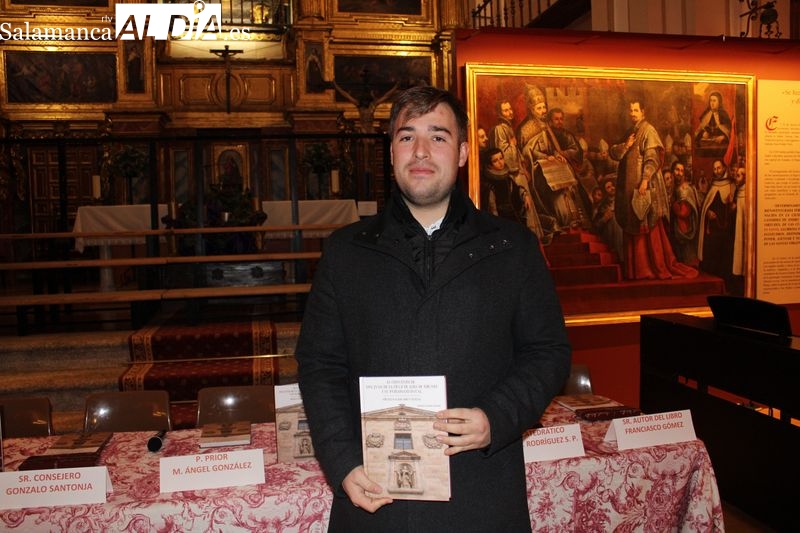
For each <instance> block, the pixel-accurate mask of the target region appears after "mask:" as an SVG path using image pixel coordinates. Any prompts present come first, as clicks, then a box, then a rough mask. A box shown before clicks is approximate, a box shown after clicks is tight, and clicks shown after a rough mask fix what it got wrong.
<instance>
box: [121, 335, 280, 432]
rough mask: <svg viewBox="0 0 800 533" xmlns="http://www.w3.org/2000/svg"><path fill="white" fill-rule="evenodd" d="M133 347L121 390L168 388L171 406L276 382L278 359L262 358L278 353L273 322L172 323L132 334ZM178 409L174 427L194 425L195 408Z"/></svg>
mask: <svg viewBox="0 0 800 533" xmlns="http://www.w3.org/2000/svg"><path fill="white" fill-rule="evenodd" d="M129 343H130V350H131V363H130V365H129V367H128V369H127V370H126V371H125V372H124V373H123V374H122V375H121V376H120V378H119V385H120V390H153V389H158V390H166V391H167V392H169V395H170V401H172V402H194V401H195V400H196V399H197V391H199V390H200V389H202V388H204V387H216V386H223V385H271V384H275V383H276V381H277V379H276V378H277V374H278V362H277V359H275V358H273V357H259V356H264V355H268V354H275V353H276V333H275V328H274V325H273V323H272V322H271V321H269V320H260V319H251V320H242V321H237V322H221V321H214V322H209V323H203V324H198V325H187V324H185V323H182V322H181V321H180V320H178V321H174V322H173V321H167V322H165V323H161V324H157V325H153V326H148V327H145V328H142V329H141V330H139V331H137V332H135V333H133V334H132V335H131V337H130V341H129ZM176 407H177V406H176ZM173 411H180V412H181V415H182V416H180V417H176V420H173V427H174V428H176V429H177V428H181V427H191V425H193V423H194V419H193V416H192V413H191V408H190V409H188V410H185V411H186V412H185V413H184V412H183V411H181V410H180V409H173ZM176 414H178V413H176ZM183 415H185V416H183Z"/></svg>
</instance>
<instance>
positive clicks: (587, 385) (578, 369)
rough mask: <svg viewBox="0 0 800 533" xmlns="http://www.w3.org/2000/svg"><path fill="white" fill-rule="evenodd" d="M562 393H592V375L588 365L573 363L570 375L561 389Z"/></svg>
mask: <svg viewBox="0 0 800 533" xmlns="http://www.w3.org/2000/svg"><path fill="white" fill-rule="evenodd" d="M561 394H564V395H569V394H592V376H591V374H590V373H589V367H588V366H587V365H582V364H573V365H572V367H571V368H570V371H569V377H568V378H567V381H566V383H564V387H563V388H562V389H561Z"/></svg>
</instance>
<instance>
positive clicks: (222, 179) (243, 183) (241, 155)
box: [212, 144, 250, 190]
mask: <svg viewBox="0 0 800 533" xmlns="http://www.w3.org/2000/svg"><path fill="white" fill-rule="evenodd" d="M247 148H248V147H247V145H245V144H236V145H218V146H214V161H215V165H214V173H213V176H212V183H213V184H215V185H221V186H223V187H226V188H235V189H242V190H249V189H250V177H249V175H248V174H249V159H248V149H247Z"/></svg>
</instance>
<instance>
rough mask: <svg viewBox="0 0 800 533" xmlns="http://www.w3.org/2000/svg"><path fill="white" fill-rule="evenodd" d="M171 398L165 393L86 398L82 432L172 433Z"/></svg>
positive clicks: (108, 394) (139, 393)
mask: <svg viewBox="0 0 800 533" xmlns="http://www.w3.org/2000/svg"><path fill="white" fill-rule="evenodd" d="M171 429H172V417H171V416H170V411H169V394H168V393H167V392H166V391H162V390H146V391H114V392H98V393H94V394H90V395H89V396H87V397H86V413H85V418H84V424H83V430H84V431H86V432H90V431H112V432H114V431H161V430H166V431H169V430H171Z"/></svg>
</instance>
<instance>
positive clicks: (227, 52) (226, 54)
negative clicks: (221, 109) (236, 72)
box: [209, 44, 244, 114]
mask: <svg viewBox="0 0 800 533" xmlns="http://www.w3.org/2000/svg"><path fill="white" fill-rule="evenodd" d="M209 52H211V53H212V54H214V55H215V56H217V57H221V58H222V59H224V60H225V111H226V112H227V113H229V114H230V112H231V57H233V56H235V55H236V54H241V53H242V52H244V50H231V49H230V48H229V47H228V45H227V44H226V45H225V48H224V49H220V48H217V49H216V50H209Z"/></svg>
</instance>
